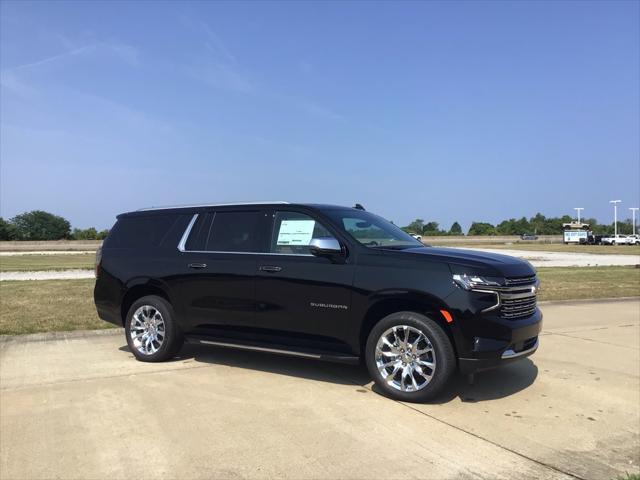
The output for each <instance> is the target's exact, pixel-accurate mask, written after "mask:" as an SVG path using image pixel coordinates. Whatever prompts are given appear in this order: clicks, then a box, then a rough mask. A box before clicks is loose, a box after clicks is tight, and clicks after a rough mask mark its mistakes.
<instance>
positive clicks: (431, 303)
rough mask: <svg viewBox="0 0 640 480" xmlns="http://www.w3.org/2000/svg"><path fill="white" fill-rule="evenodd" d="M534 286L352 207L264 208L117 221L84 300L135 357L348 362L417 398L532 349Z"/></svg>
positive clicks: (526, 268)
mask: <svg viewBox="0 0 640 480" xmlns="http://www.w3.org/2000/svg"><path fill="white" fill-rule="evenodd" d="M538 286H539V282H538V278H537V276H536V272H535V270H534V269H533V267H532V266H531V264H529V263H528V262H526V261H524V260H520V259H518V258H514V257H509V256H506V255H498V254H493V253H486V252H478V251H469V250H458V249H447V248H434V247H427V246H425V245H423V244H422V243H421V242H419V241H417V240H416V239H415V238H412V237H411V236H410V235H409V234H407V233H405V232H404V231H402V230H401V229H399V228H398V227H396V226H395V225H393V224H392V223H390V222H388V221H387V220H384V219H383V218H381V217H379V216H377V215H373V214H371V213H369V212H366V211H364V209H362V207H360V208H347V207H336V206H330V205H310V204H289V203H285V202H270V203H251V204H233V205H200V206H190V207H175V208H160V209H145V210H141V211H136V212H129V213H125V214H122V215H120V216H118V221H117V222H116V224H115V226H114V227H113V229H112V230H111V232H110V233H109V236H108V237H107V239H106V240H105V241H104V244H103V246H102V249H101V250H99V251H98V254H97V256H96V284H95V290H94V299H95V304H96V308H97V311H98V315H99V316H100V318H102V319H103V320H106V321H108V322H111V323H114V324H116V325H118V326H121V327H124V331H125V335H126V340H127V343H128V345H129V348H130V350H131V352H132V353H133V355H135V357H136V358H137V359H138V360H141V361H145V362H159V361H163V360H168V359H170V358H172V357H173V356H175V355H176V354H177V353H178V351H179V350H180V348H181V347H182V344H183V342H184V341H189V342H194V343H199V344H204V345H213V346H218V347H226V348H237V349H243V350H252V351H260V352H269V353H275V354H279V355H289V356H293V357H302V358H307V359H309V358H311V359H317V360H331V361H336V362H346V363H358V362H360V361H362V362H363V363H364V364H365V365H366V366H367V367H368V369H369V372H370V374H371V377H372V378H373V380H374V381H375V382H376V384H377V386H378V387H379V389H380V391H381V392H383V393H385V394H386V395H388V396H390V397H392V398H395V399H398V400H403V401H423V400H427V399H429V398H433V397H434V396H435V395H437V394H438V393H439V392H441V391H442V389H443V388H444V387H445V385H446V384H447V383H449V381H450V380H451V377H452V375H453V373H454V372H455V371H456V370H458V371H460V372H462V373H465V374H472V373H473V372H476V371H478V370H484V369H487V368H492V367H496V366H499V365H503V364H506V363H510V362H512V361H516V360H518V359H521V358H524V357H527V356H529V355H531V354H532V353H533V352H535V351H536V349H537V348H538V334H539V333H540V328H541V325H542V313H541V312H540V310H539V308H538V307H537V293H538ZM202 372H203V373H202V374H203V375H207V374H209V373H207V372H206V371H204V370H202ZM511 373H513V371H512V372H511ZM509 381H511V380H509ZM256 394H259V392H256Z"/></svg>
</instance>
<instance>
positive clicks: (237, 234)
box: [206, 212, 262, 252]
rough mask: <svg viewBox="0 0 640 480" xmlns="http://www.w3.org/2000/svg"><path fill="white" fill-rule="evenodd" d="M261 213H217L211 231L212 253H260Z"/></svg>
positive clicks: (210, 247) (207, 247) (209, 247)
mask: <svg viewBox="0 0 640 480" xmlns="http://www.w3.org/2000/svg"><path fill="white" fill-rule="evenodd" d="M261 218H262V217H261V214H260V212H217V213H215V214H214V216H213V223H212V224H211V228H210V230H209V238H208V240H207V244H206V250H207V251H210V252H258V251H259V248H260V239H259V238H258V235H259V230H260V228H259V227H260V220H261Z"/></svg>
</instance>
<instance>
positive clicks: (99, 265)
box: [96, 247, 102, 278]
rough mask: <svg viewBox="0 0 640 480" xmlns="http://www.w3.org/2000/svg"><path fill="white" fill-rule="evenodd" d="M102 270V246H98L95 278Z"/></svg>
mask: <svg viewBox="0 0 640 480" xmlns="http://www.w3.org/2000/svg"><path fill="white" fill-rule="evenodd" d="M101 270H102V247H98V250H96V278H98V276H99V275H100V271H101Z"/></svg>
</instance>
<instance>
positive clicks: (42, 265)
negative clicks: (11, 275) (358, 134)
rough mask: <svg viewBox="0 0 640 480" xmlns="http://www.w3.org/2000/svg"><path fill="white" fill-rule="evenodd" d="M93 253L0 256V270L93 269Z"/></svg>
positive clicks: (94, 256) (94, 257)
mask: <svg viewBox="0 0 640 480" xmlns="http://www.w3.org/2000/svg"><path fill="white" fill-rule="evenodd" d="M95 259H96V255H95V253H77V254H76V253H74V254H71V253H69V254H61V255H11V256H5V255H3V256H0V272H24V271H38V270H69V269H74V268H80V269H93V268H94V266H95Z"/></svg>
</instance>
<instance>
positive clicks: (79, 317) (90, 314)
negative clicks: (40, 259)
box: [0, 279, 113, 335]
mask: <svg viewBox="0 0 640 480" xmlns="http://www.w3.org/2000/svg"><path fill="white" fill-rule="evenodd" d="M94 282H95V281H94V280H92V279H87V280H39V281H25V282H8V281H3V282H0V334H2V335H19V334H24V333H36V332H53V331H64V330H85V329H97V328H110V327H113V325H111V324H110V323H107V322H104V321H102V320H100V319H99V318H98V315H97V313H96V309H95V306H94V304H93V285H94Z"/></svg>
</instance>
